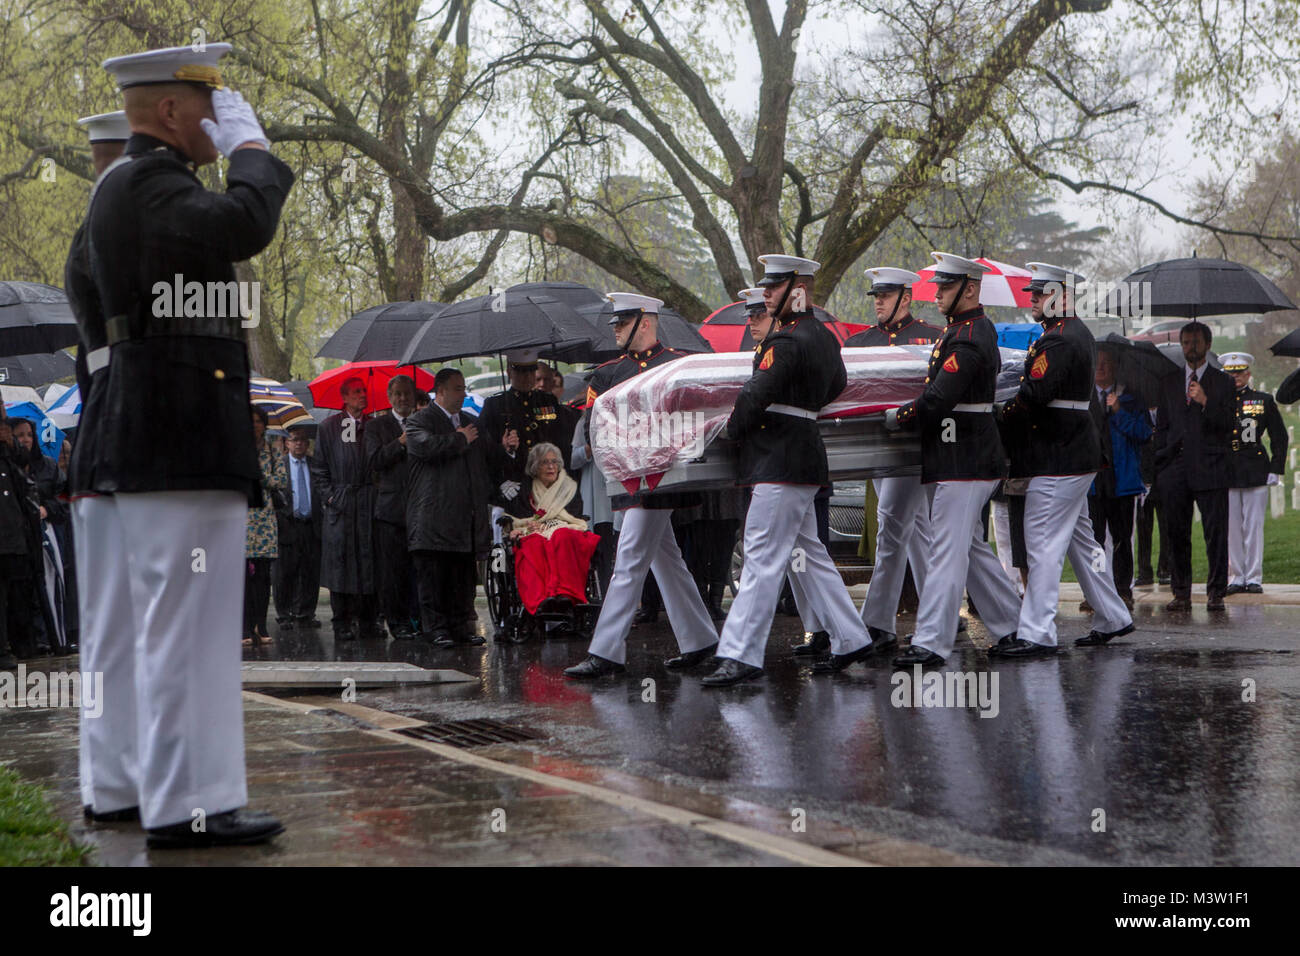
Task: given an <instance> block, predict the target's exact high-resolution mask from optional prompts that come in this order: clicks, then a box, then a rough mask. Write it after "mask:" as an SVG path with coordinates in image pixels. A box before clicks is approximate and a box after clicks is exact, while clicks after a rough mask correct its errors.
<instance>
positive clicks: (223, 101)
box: [199, 90, 271, 159]
mask: <svg viewBox="0 0 1300 956" xmlns="http://www.w3.org/2000/svg"><path fill="white" fill-rule="evenodd" d="M212 112H213V114H215V115H216V117H217V121H216V122H215V123H214V122H213V121H212V120H210V119H207V118H206V117H205V118H204V119H201V120H199V125H201V126H202V127H203V132H205V133H207V134H208V139H210V140H212V145H213V146H215V147H216V148H217V152H219V153H221V155H222V156H225V157H226V158H227V159H229V158H230V154H231V153H233V152H234V151H235V150H237V149H238V148H239V147H241V146H243V145H244V144H245V143H260V144H261V145H263V146H265V147H266V148H267V149H270V148H271V141H270V140H269V139H267V138H266V133H265V131H264V130H263V129H262V124H261V123H259V122H258V121H257V116H256V115H255V114H254V113H253V108H252V107H251V106H249V105H248V103H247V101H245V99H244V98H243V96H241V95H240V94H239V93H236V92H235V91H234V90H213V91H212Z"/></svg>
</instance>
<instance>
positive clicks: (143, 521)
mask: <svg viewBox="0 0 1300 956" xmlns="http://www.w3.org/2000/svg"><path fill="white" fill-rule="evenodd" d="M229 51H230V44H228V43H209V44H207V45H206V48H205V49H204V50H203V51H201V52H194V51H193V50H192V49H191V48H190V47H178V48H174V49H167V50H153V51H150V52H147V53H141V54H136V55H131V56H123V57H116V58H114V59H110V60H107V61H105V63H104V67H105V68H106V69H107V70H108V71H109V72H110V73H112V74H114V76H115V77H116V79H117V81H118V85H119V87H120V88H121V89H122V90H123V99H124V103H125V106H126V115H127V120H128V122H129V123H130V126H131V138H130V140H128V142H127V144H126V152H125V157H128V159H127V161H126V162H123V163H121V165H117V166H116V167H115V168H112V169H110V170H108V171H107V172H106V173H105V174H104V176H103V177H102V178H101V180H100V182H99V183H98V184H97V189H96V192H95V196H94V198H93V200H92V202H91V205H90V212H89V214H88V223H89V224H88V227H87V236H88V241H89V251H90V266H91V274H92V275H93V277H94V281H95V287H96V291H97V292H98V294H99V299H100V303H101V309H102V313H103V316H104V317H105V338H106V344H107V346H108V349H109V354H108V369H107V373H108V384H107V387H106V389H105V392H104V399H103V411H102V414H100V415H99V416H98V417H97V428H98V431H99V433H100V435H99V441H98V444H97V445H96V448H95V451H94V460H93V462H92V463H91V466H90V467H91V476H90V490H93V491H96V492H99V493H100V495H99V497H95V498H88V499H86V507H85V508H84V509H83V518H84V520H83V521H82V522H81V523H80V527H79V529H78V531H79V534H81V535H82V536H83V537H84V539H85V540H87V541H90V540H93V539H98V540H102V541H111V542H115V543H117V545H118V548H117V552H116V554H115V556H114V560H113V561H111V562H106V563H107V564H108V565H110V567H108V568H106V569H103V570H105V571H107V572H108V573H107V576H105V575H104V574H99V573H97V571H99V570H101V569H96V568H90V569H88V573H87V576H86V581H87V584H89V583H90V582H91V581H94V582H95V586H96V587H98V588H101V589H105V590H106V591H109V592H111V593H106V594H104V595H102V599H101V600H99V601H97V602H96V606H97V610H98V611H99V612H100V613H105V612H108V613H111V614H113V615H114V616H116V617H119V619H121V620H125V621H127V622H128V625H127V626H125V627H114V628H111V629H108V628H100V627H97V626H93V625H92V626H91V627H90V628H89V629H88V630H87V631H86V632H85V634H84V641H85V643H87V644H90V643H92V642H98V646H96V647H94V648H92V649H90V651H89V655H90V658H91V659H92V660H94V661H96V662H97V664H98V665H99V666H102V667H103V668H104V669H105V671H106V673H108V672H112V673H113V674H115V675H117V677H116V680H117V681H118V682H119V687H118V688H117V689H116V690H115V691H114V692H112V694H111V696H109V701H111V702H112V703H113V704H114V706H113V707H112V708H110V707H109V706H108V702H106V706H105V709H104V712H103V715H102V716H101V717H100V718H99V719H98V720H97V721H95V723H96V724H97V725H98V726H97V727H96V729H95V733H94V735H93V736H92V737H91V738H90V741H89V749H90V753H89V756H88V760H86V761H83V766H86V765H89V766H90V767H91V768H92V770H91V773H92V777H93V779H94V784H95V801H96V802H95V806H96V808H98V807H99V806H100V803H99V800H100V798H101V794H102V795H103V797H104V808H105V809H108V808H110V807H111V808H125V807H127V806H128V805H129V802H131V801H136V802H138V804H139V808H140V810H139V812H140V818H141V822H142V823H143V824H144V826H145V827H146V829H147V830H148V833H149V837H148V842H149V844H150V845H151V846H208V845H213V844H228V843H249V842H255V841H258V840H264V839H267V838H269V837H271V836H274V835H275V834H276V833H279V832H280V831H281V830H282V829H283V828H282V827H281V825H280V823H279V822H278V821H277V820H275V819H274V818H273V817H271V816H269V815H268V814H264V813H252V812H249V811H246V810H243V809H241V808H242V807H243V806H244V804H245V803H246V802H247V800H248V789H247V785H246V778H245V769H244V722H243V707H242V701H241V698H240V649H239V634H240V633H241V630H242V611H241V609H242V604H243V602H242V600H241V594H242V593H243V579H244V574H243V567H244V561H243V556H244V530H245V525H246V523H247V517H248V508H249V506H250V505H254V506H256V505H260V504H261V502H262V493H261V474H260V470H259V468H258V463H257V455H256V451H255V449H254V444H253V434H252V418H251V416H250V415H249V414H248V376H249V369H248V350H247V347H246V346H245V343H244V332H243V329H242V327H241V318H242V317H241V316H240V314H239V311H240V310H239V306H238V303H237V299H238V296H236V297H235V298H236V302H234V303H232V302H231V301H230V294H231V292H233V290H235V289H236V284H235V270H234V265H233V263H234V262H236V261H241V260H244V259H249V258H251V257H252V256H254V255H256V254H257V253H258V252H260V251H261V250H262V249H263V248H265V246H266V245H267V243H269V242H270V241H271V239H272V237H273V236H274V234H275V230H276V227H277V224H278V222H279V217H280V210H281V208H282V207H283V205H284V201H285V198H286V196H287V195H288V193H289V188H290V186H291V185H292V184H293V173H292V172H291V171H290V170H289V167H288V166H286V165H285V164H284V163H282V162H281V161H280V160H278V159H276V158H275V157H274V156H272V155H271V153H270V151H269V147H270V142H269V141H268V140H267V139H266V135H265V134H264V133H263V131H262V127H261V126H260V124H259V123H258V121H257V118H256V116H255V115H254V113H253V110H252V107H250V106H249V105H248V104H247V103H246V102H244V99H243V97H241V96H240V95H239V94H238V93H235V92H233V91H230V90H226V89H224V88H223V85H222V81H221V75H220V73H219V71H218V70H217V65H216V64H217V60H218V59H219V58H220V57H221V56H223V55H225V54H226V53H228V52H229ZM214 117H215V121H214ZM218 152H220V153H222V154H224V155H225V156H226V157H227V158H228V159H229V166H228V170H227V177H226V178H227V188H226V191H225V192H224V193H210V192H208V191H207V190H206V189H204V188H203V186H202V184H201V183H200V182H199V179H198V177H197V175H196V174H195V168H196V167H197V166H201V165H204V164H206V163H210V162H213V161H214V160H215V159H216V158H217V155H218ZM173 283H177V284H183V288H184V290H185V292H184V303H183V306H182V308H180V309H179V314H177V309H176V306H177V304H178V303H176V302H175V298H176V296H175V295H174V294H173ZM160 286H161V287H162V288H163V290H164V291H162V292H161V294H160V292H159V287H160ZM195 290H199V291H195ZM218 292H219V293H220V294H218ZM217 298H220V299H221V300H222V301H221V303H220V305H219V306H218V307H216V308H213V304H214V299H217ZM231 305H233V306H234V307H233V308H230V306H231ZM211 312H216V313H217V314H215V315H214V314H210V313H211ZM196 431H197V432H199V433H201V434H202V435H203V441H202V442H200V443H198V444H184V443H179V442H175V441H163V442H159V441H158V436H159V435H163V436H168V437H172V436H176V435H184V434H192V433H195V432H196ZM112 565H116V567H111V566H112ZM120 682H127V686H128V687H129V688H130V690H125V689H124V688H123V687H122V686H121V683H120ZM106 691H107V689H106ZM118 705H120V706H118ZM103 767H115V768H118V769H119V770H120V774H119V776H118V777H117V778H115V779H114V780H113V782H112V785H113V787H114V790H113V792H112V793H109V792H108V791H107V790H101V789H100V786H99V784H100V780H101V768H103ZM199 819H202V821H203V825H202V826H201V827H200V826H196V825H195V824H196V822H197V821H198V820H199Z"/></svg>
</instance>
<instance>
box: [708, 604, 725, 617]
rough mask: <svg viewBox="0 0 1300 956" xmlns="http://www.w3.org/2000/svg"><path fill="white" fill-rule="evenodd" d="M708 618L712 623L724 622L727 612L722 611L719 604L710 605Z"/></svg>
mask: <svg viewBox="0 0 1300 956" xmlns="http://www.w3.org/2000/svg"><path fill="white" fill-rule="evenodd" d="M709 618H710V619H712V620H714V621H725V620H726V619H727V612H726V611H724V610H723V609H722V605H721V604H710V605H709Z"/></svg>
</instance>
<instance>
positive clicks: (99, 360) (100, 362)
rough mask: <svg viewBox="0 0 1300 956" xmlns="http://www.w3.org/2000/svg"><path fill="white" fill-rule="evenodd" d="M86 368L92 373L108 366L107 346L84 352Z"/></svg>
mask: <svg viewBox="0 0 1300 956" xmlns="http://www.w3.org/2000/svg"><path fill="white" fill-rule="evenodd" d="M86 368H87V369H89V370H90V373H91V374H92V375H93V374H95V373H96V372H98V371H99V370H100V369H101V368H108V346H107V345H105V346H104V347H103V348H100V349H95V350H94V351H93V352H87V353H86Z"/></svg>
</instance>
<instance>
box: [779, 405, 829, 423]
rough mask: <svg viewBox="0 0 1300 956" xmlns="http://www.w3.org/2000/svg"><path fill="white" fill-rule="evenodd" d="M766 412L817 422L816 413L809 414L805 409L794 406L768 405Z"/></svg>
mask: <svg viewBox="0 0 1300 956" xmlns="http://www.w3.org/2000/svg"><path fill="white" fill-rule="evenodd" d="M767 410H768V411H769V412H776V413H777V414H778V415H792V416H794V417H795V418H806V419H808V420H809V421H814V422H815V421H816V420H817V413H816V412H810V411H808V409H806V408H798V407H796V406H794V405H769V406H767Z"/></svg>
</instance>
